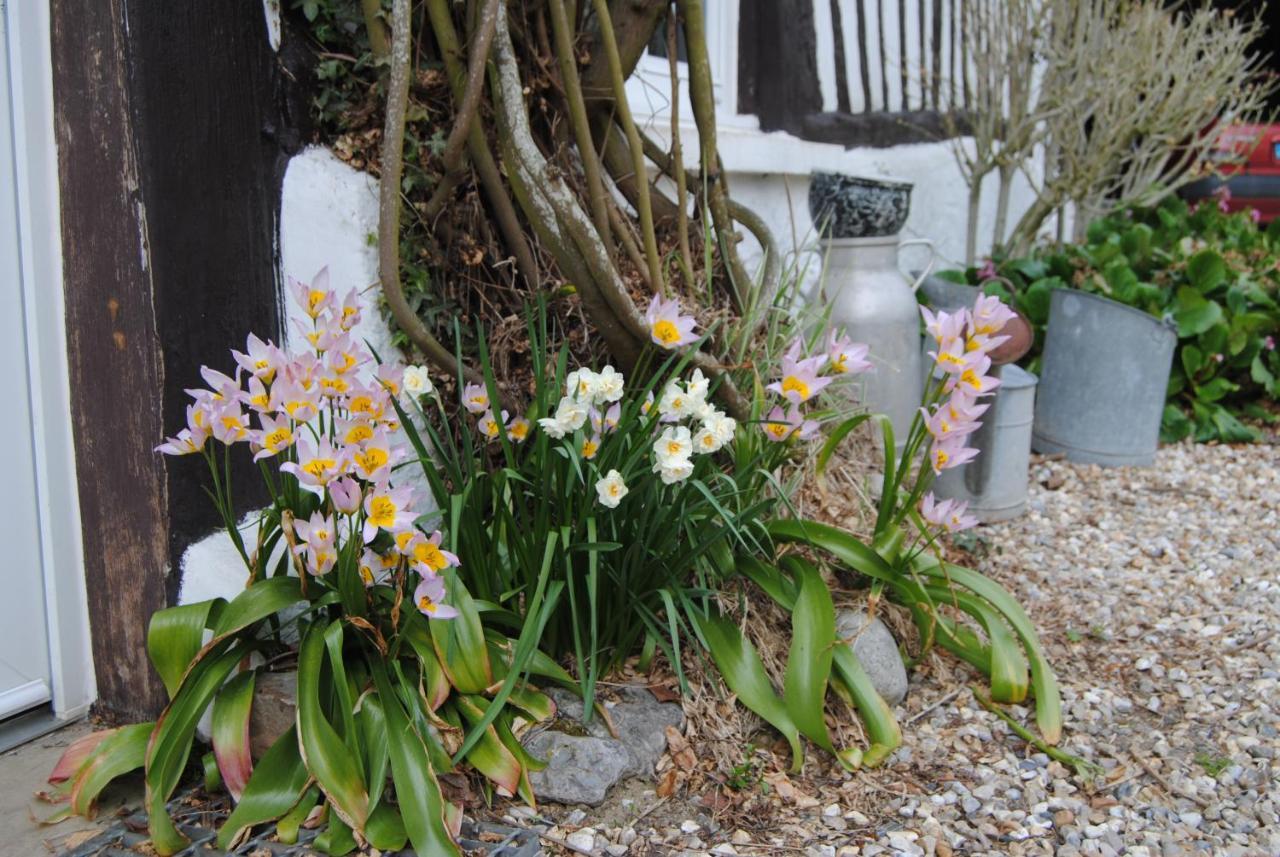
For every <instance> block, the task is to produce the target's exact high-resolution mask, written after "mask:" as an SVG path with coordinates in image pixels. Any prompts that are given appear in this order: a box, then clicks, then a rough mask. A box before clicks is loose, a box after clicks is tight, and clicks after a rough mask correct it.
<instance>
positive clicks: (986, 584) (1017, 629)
mask: <svg viewBox="0 0 1280 857" xmlns="http://www.w3.org/2000/svg"><path fill="white" fill-rule="evenodd" d="M921 566H922V568H921V570H922V571H923V572H924V573H925V574H928V575H930V576H933V577H937V578H941V579H943V580H946V579H948V578H949V579H950V580H951V581H952V582H953V583H955V584H959V585H960V586H963V587H964V588H966V589H968V590H969V591H971V592H973V593H974V594H976V595H979V596H981V597H982V598H984V599H986V601H987V602H988V603H989V604H991V606H992V607H994V608H995V609H996V610H997V611H998V612H999V613H1000V615H1001V616H1003V617H1004V619H1005V620H1006V621H1007V622H1008V623H1009V625H1010V626H1011V627H1012V628H1013V632H1014V633H1015V634H1017V635H1018V639H1019V640H1021V641H1022V647H1023V649H1024V650H1025V651H1026V654H1027V663H1028V666H1029V667H1030V668H1031V688H1032V690H1033V692H1034V693H1035V698H1036V726H1037V727H1038V728H1039V729H1040V734H1041V735H1042V736H1043V737H1044V740H1045V741H1047V742H1048V743H1050V744H1056V743H1058V742H1059V741H1060V740H1062V698H1061V696H1060V695H1059V691H1058V679H1057V677H1056V676H1054V674H1053V669H1052V667H1050V666H1049V662H1048V660H1047V659H1046V658H1045V656H1044V651H1043V650H1042V649H1041V648H1040V637H1039V635H1037V634H1036V629H1035V626H1033V625H1032V624H1031V620H1030V619H1029V618H1028V617H1027V614H1026V612H1025V611H1024V610H1023V609H1022V605H1020V604H1019V603H1018V602H1017V601H1016V600H1014V598H1013V596H1012V595H1010V594H1009V593H1008V592H1006V591H1005V589H1004V587H1002V586H1000V584H998V583H996V582H995V581H993V580H991V579H990V578H988V577H985V576H984V575H981V574H979V573H978V572H976V571H973V570H972V569H968V568H964V567H962V566H958V565H951V564H949V563H948V564H947V566H946V570H945V572H944V570H943V568H942V567H941V566H939V565H938V564H937V563H936V561H935V562H933V563H929V564H926V563H921Z"/></svg>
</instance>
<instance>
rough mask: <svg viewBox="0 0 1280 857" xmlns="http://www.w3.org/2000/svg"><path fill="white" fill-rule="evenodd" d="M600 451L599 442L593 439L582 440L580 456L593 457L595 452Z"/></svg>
mask: <svg viewBox="0 0 1280 857" xmlns="http://www.w3.org/2000/svg"><path fill="white" fill-rule="evenodd" d="M599 451H600V444H598V443H596V442H595V441H594V440H584V441H583V442H582V457H583V458H595V457H596V453H597V452H599Z"/></svg>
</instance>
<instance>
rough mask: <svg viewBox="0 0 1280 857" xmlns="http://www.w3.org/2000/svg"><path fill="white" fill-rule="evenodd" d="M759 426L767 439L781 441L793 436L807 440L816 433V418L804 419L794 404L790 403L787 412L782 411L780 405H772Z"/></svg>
mask: <svg viewBox="0 0 1280 857" xmlns="http://www.w3.org/2000/svg"><path fill="white" fill-rule="evenodd" d="M760 428H761V429H762V430H763V431H764V435H765V437H767V438H768V439H769V440H771V441H773V442H774V443H781V442H782V441H784V440H790V439H791V438H793V437H794V438H796V439H797V440H808V439H809V438H811V437H813V436H814V435H815V434H817V432H818V423H817V421H816V420H806V419H805V418H804V415H803V414H801V412H800V408H799V407H797V406H795V405H792V406H791V410H790V411H787V412H783V410H782V408H781V407H778V406H774V409H773V410H772V411H770V412H769V414H768V416H766V417H765V418H764V420H763V421H762V422H761V423H760Z"/></svg>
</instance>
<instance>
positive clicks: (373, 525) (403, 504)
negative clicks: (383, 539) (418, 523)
mask: <svg viewBox="0 0 1280 857" xmlns="http://www.w3.org/2000/svg"><path fill="white" fill-rule="evenodd" d="M412 501H413V488H412V487H411V486H408V485H403V486H401V487H399V488H392V487H391V486H390V484H388V483H386V482H382V483H380V484H377V485H374V486H373V488H372V489H371V490H370V491H369V493H368V494H367V495H365V498H364V512H365V516H366V517H365V520H364V533H363V535H364V540H365V543H366V544H368V543H369V542H371V541H373V540H374V539H375V538H377V536H378V531H379V530H386V531H387V532H389V533H402V532H404V531H406V530H409V529H411V528H412V527H413V519H414V517H415V515H414V513H413V511H412V509H411V508H410V505H411V503H412Z"/></svg>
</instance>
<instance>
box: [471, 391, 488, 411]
mask: <svg viewBox="0 0 1280 857" xmlns="http://www.w3.org/2000/svg"><path fill="white" fill-rule="evenodd" d="M467 401H468V402H470V403H471V404H473V405H475V406H476V407H477V408H487V407H489V397H488V396H487V395H485V394H484V393H476V394H475V395H474V396H472V397H471V398H470V399H467Z"/></svg>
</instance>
